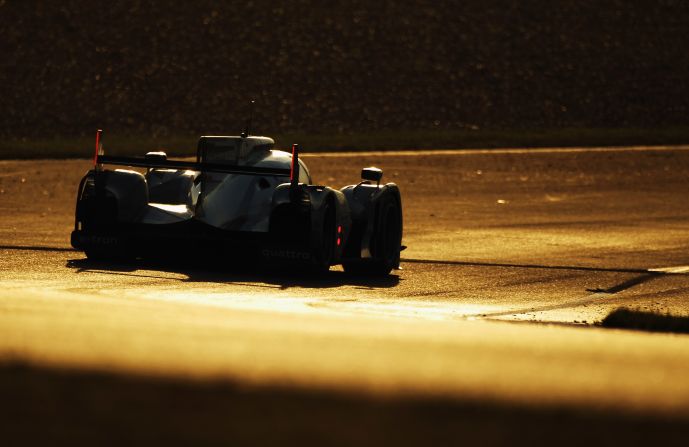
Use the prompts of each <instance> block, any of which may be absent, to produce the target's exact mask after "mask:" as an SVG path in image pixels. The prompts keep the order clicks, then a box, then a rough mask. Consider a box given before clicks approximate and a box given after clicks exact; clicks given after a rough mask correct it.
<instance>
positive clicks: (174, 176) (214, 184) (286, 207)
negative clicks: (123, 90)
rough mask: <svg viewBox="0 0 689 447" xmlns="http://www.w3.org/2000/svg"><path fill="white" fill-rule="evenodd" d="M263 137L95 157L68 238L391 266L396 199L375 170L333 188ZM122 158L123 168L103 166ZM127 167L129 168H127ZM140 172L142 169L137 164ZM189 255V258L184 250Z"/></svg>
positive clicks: (180, 252)
mask: <svg viewBox="0 0 689 447" xmlns="http://www.w3.org/2000/svg"><path fill="white" fill-rule="evenodd" d="M273 144H274V142H273V140H272V139H270V138H266V137H257V136H239V137H201V138H200V140H199V145H198V150H197V157H196V161H195V162H192V161H174V160H168V159H167V156H166V155H165V153H163V152H149V153H148V154H146V156H145V157H143V158H136V157H111V156H105V155H104V154H103V152H102V145H101V144H100V132H99V133H98V136H97V143H96V156H95V157H94V169H92V170H90V171H89V172H88V173H87V174H86V175H85V176H84V178H83V179H82V180H81V183H80V184H79V188H78V192H77V202H76V213H75V214H76V216H75V227H74V231H73V232H72V236H71V241H72V246H73V247H75V248H76V249H79V250H83V251H84V252H85V253H86V255H87V257H89V258H94V259H132V258H137V257H144V258H148V257H151V258H155V257H158V258H160V257H165V258H169V257H171V256H172V257H175V256H192V257H197V258H198V257H202V258H204V259H213V260H214V261H216V260H217V261H218V262H224V263H226V264H228V265H230V264H244V263H261V264H280V265H288V266H305V267H307V268H309V269H312V270H327V269H328V268H329V267H330V266H332V265H337V264H342V265H343V266H344V268H345V270H347V271H350V272H356V273H360V274H380V275H387V274H388V273H389V272H390V271H391V270H392V269H394V268H398V267H399V259H400V250H401V240H402V202H401V197H400V192H399V189H398V188H397V186H396V185H395V184H393V183H388V184H384V185H381V184H380V179H381V177H382V171H381V170H379V169H377V168H365V169H363V170H362V179H363V180H362V181H361V182H360V183H358V184H355V185H349V186H345V187H344V188H342V189H340V190H337V189H333V188H330V187H327V186H320V185H314V184H312V182H311V176H310V173H309V171H308V168H307V166H306V165H305V164H304V162H303V161H302V160H300V159H299V157H298V147H297V146H296V145H295V147H294V148H293V153H292V154H290V153H287V152H283V151H278V150H274V149H273ZM104 165H124V166H129V167H130V169H105V168H104ZM131 168H138V170H137V169H131ZM144 171H145V172H144ZM192 259H196V258H192Z"/></svg>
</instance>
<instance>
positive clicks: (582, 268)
mask: <svg viewBox="0 0 689 447" xmlns="http://www.w3.org/2000/svg"><path fill="white" fill-rule="evenodd" d="M401 262H402V263H405V262H408V263H410V264H435V265H457V266H465V267H507V268H520V269H543V270H577V271H582V272H615V273H648V270H646V269H625V268H606V267H585V266H576V265H542V264H510V263H500V262H471V261H444V260H435V259H404V258H403V259H402V260H401Z"/></svg>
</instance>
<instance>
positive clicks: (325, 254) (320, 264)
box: [313, 201, 336, 273]
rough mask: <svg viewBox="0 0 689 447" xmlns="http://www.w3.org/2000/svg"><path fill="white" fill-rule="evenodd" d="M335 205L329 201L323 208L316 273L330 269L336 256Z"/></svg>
mask: <svg viewBox="0 0 689 447" xmlns="http://www.w3.org/2000/svg"><path fill="white" fill-rule="evenodd" d="M335 220H336V219H335V206H334V205H333V204H332V203H331V202H330V201H327V202H326V203H325V209H324V210H323V226H322V228H321V237H320V243H319V246H318V255H317V259H316V262H315V264H314V266H313V272H314V273H325V272H327V271H328V270H330V265H331V264H332V260H333V257H334V256H335V240H336V232H335V227H336V225H335Z"/></svg>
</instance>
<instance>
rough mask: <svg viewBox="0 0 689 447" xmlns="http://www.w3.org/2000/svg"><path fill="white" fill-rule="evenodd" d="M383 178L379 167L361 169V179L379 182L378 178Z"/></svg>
mask: <svg viewBox="0 0 689 447" xmlns="http://www.w3.org/2000/svg"><path fill="white" fill-rule="evenodd" d="M382 178H383V170H382V169H379V168H374V167H370V168H364V169H362V170H361V180H370V181H372V182H376V183H378V184H380V179H382Z"/></svg>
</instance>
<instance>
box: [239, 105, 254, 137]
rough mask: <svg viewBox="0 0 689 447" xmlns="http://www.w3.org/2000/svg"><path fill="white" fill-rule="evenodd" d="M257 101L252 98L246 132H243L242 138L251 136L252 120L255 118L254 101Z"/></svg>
mask: <svg viewBox="0 0 689 447" xmlns="http://www.w3.org/2000/svg"><path fill="white" fill-rule="evenodd" d="M255 102H256V101H254V100H251V106H250V107H249V119H248V120H246V126H245V127H244V132H242V138H246V137H248V136H249V131H250V130H251V121H252V120H253V118H254V103H255Z"/></svg>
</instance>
